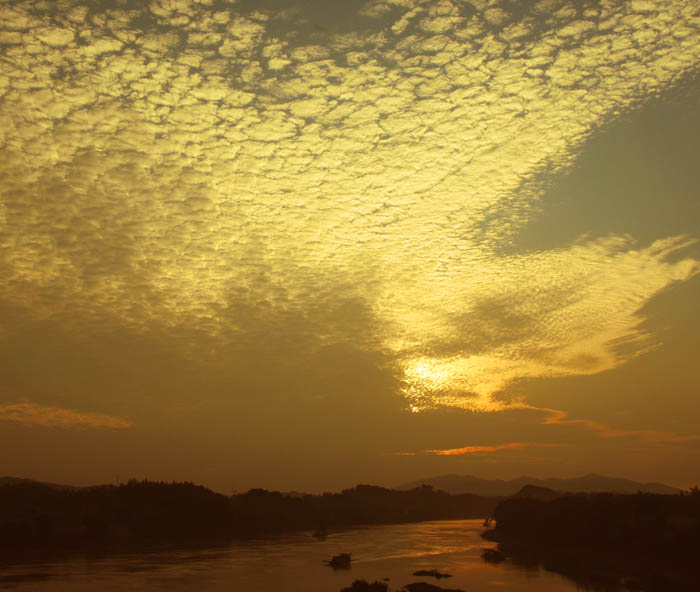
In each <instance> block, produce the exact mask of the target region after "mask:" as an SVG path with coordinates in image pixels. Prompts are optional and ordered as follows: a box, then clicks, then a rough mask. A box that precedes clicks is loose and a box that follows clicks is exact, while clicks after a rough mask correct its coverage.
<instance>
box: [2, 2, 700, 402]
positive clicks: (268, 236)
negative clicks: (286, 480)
mask: <svg viewBox="0 0 700 592" xmlns="http://www.w3.org/2000/svg"><path fill="white" fill-rule="evenodd" d="M555 4H556V9H555V8H552V9H551V10H550V9H549V8H546V7H545V6H544V5H540V9H539V12H538V11H535V12H533V13H532V14H527V15H525V16H523V15H516V14H511V13H509V12H507V11H505V10H504V9H503V8H495V7H492V6H491V4H490V3H486V2H484V3H475V4H474V10H471V9H470V10H466V9H465V7H464V6H463V5H462V3H455V2H449V1H442V2H424V3H418V2H398V1H393V2H384V3H382V2H373V3H369V4H367V5H366V7H365V9H364V11H365V13H366V14H368V15H372V16H376V17H379V16H381V17H382V18H377V19H376V20H375V21H373V24H372V28H369V29H367V30H359V31H352V32H350V33H343V34H337V35H335V34H332V33H328V32H325V33H323V32H316V33H315V34H314V39H313V43H311V42H309V41H308V40H305V39H301V38H300V37H295V36H294V35H293V34H292V33H290V32H287V33H285V31H284V30H282V29H279V28H278V27H277V25H274V23H273V22H272V20H268V19H267V18H266V17H265V15H263V14H262V13H252V14H246V13H244V12H243V10H242V9H241V10H239V9H238V7H236V6H235V5H233V6H231V7H229V9H227V10H218V9H217V8H216V5H210V3H203V2H200V3H184V2H153V3H151V4H150V8H148V9H143V10H142V9H138V8H134V9H132V8H129V9H126V8H124V9H121V8H116V9H114V10H110V11H108V12H106V13H102V12H100V11H99V10H95V11H92V12H90V15H89V17H87V18H88V21H87V24H86V26H85V27H84V29H81V31H80V33H79V34H75V31H76V28H75V27H76V23H77V22H81V20H82V18H83V17H81V16H80V15H79V14H78V13H79V12H80V4H79V3H77V2H75V3H72V2H66V3H64V4H63V5H62V8H61V9H60V10H59V9H55V10H54V8H52V6H51V5H50V4H47V5H42V6H41V7H39V8H37V7H36V6H35V5H34V3H31V2H22V1H20V2H16V3H14V4H13V6H12V8H11V9H8V12H6V14H5V19H4V22H3V24H2V25H0V33H1V34H3V35H5V36H6V38H7V39H9V40H10V41H12V40H13V39H16V36H14V35H13V32H16V31H28V30H29V29H31V30H32V31H35V33H34V34H33V36H29V35H27V37H26V39H25V41H24V42H23V43H22V44H12V45H8V46H7V47H6V51H5V57H4V60H3V62H2V64H1V65H0V93H3V94H2V95H1V98H0V142H1V144H2V146H3V148H2V150H3V158H2V161H1V162H0V174H1V175H2V177H3V179H4V183H3V186H2V188H0V193H1V194H2V200H0V223H1V224H2V228H1V232H0V272H2V276H3V278H4V281H3V282H2V285H0V298H2V299H3V300H5V301H7V302H10V303H15V304H19V303H26V305H27V306H28V307H29V309H31V311H32V313H31V314H32V315H34V318H35V319H36V320H40V319H47V318H51V319H55V320H57V321H59V322H60V323H62V324H63V325H64V326H65V327H66V328H67V329H70V330H74V331H76V332H85V331H89V330H90V323H91V319H98V318H103V317H104V316H105V315H108V316H110V318H117V319H119V323H120V324H121V325H122V326H123V327H124V328H126V329H128V330H130V331H135V332H137V333H143V334H148V333H149V332H157V330H158V328H160V327H163V326H168V325H178V326H180V327H182V328H184V329H183V331H182V333H181V334H182V335H191V338H183V339H182V340H181V341H180V342H178V347H179V348H181V350H182V355H183V356H195V355H196V356H200V358H201V359H202V360H204V363H206V361H207V359H208V356H210V355H211V353H206V352H205V348H203V347H202V346H201V343H202V342H203V341H204V340H203V338H202V337H201V336H202V335H206V337H207V340H208V339H211V340H213V342H214V343H219V344H220V345H224V344H225V342H224V340H226V339H230V338H231V335H232V334H233V335H235V336H236V337H237V338H239V339H240V340H241V342H240V347H241V349H244V348H245V347H246V346H247V347H249V348H250V349H251V351H257V350H256V347H255V346H256V344H257V343H258V342H259V341H264V340H265V339H267V335H268V333H267V331H269V330H271V329H270V328H271V327H274V322H273V321H274V320H275V319H289V318H290V311H302V313H303V314H300V315H299V316H298V317H297V321H296V322H297V323H298V325H295V326H296V327H297V329H298V330H299V332H300V333H304V332H315V333H316V335H315V339H313V340H310V342H313V343H314V344H316V345H317V344H318V343H319V342H323V343H331V344H332V343H338V342H344V341H345V340H348V339H350V340H354V341H353V343H352V345H353V346H354V347H356V348H358V349H367V350H370V351H371V352H372V353H376V352H381V355H382V356H384V358H383V359H390V360H391V364H393V367H394V368H395V373H396V374H397V375H398V376H400V377H401V378H402V379H403V381H404V382H403V391H402V392H403V393H404V395H405V396H406V398H407V400H408V404H409V405H410V406H413V407H414V408H416V409H422V408H427V407H430V406H440V405H453V406H458V407H465V408H469V409H474V410H481V411H489V410H490V411H496V410H500V409H503V408H504V407H505V404H504V403H503V402H499V401H496V400H495V399H494V394H495V393H497V392H498V391H500V390H502V389H503V388H504V387H505V386H506V385H508V384H509V383H511V382H512V381H514V380H517V379H519V378H524V377H549V376H561V375H571V374H586V373H596V372H601V371H604V370H609V369H612V368H615V367H617V366H618V365H620V364H622V363H624V362H625V361H626V360H628V359H629V358H630V357H632V356H634V355H636V354H637V353H639V352H640V351H644V349H645V348H646V347H648V346H649V343H650V342H649V341H648V340H647V341H645V340H644V339H643V337H644V335H643V334H642V333H641V332H640V330H639V328H638V327H639V325H640V323H641V322H642V320H643V318H642V316H641V313H640V311H641V310H642V308H643V306H644V305H645V303H647V302H648V301H649V300H650V299H651V298H652V297H653V296H654V295H655V294H658V293H659V292H660V291H661V290H663V289H665V288H667V287H668V286H670V285H672V284H673V283H674V282H680V281H685V280H687V279H689V278H691V277H693V276H694V275H695V274H697V272H698V269H699V268H698V261H697V260H695V259H693V258H691V257H689V256H687V257H686V258H683V257H682V255H681V254H682V253H684V252H685V251H684V249H686V250H687V248H688V245H690V244H691V242H690V240H688V239H687V238H684V237H667V238H660V239H659V240H658V241H656V242H653V243H652V244H647V245H639V244H637V243H636V242H635V241H634V239H633V238H631V237H626V236H620V235H607V236H604V237H581V238H580V240H578V241H576V242H575V243H574V244H567V245H562V246H561V247H560V248H557V249H554V250H549V251H542V252H534V253H532V252H530V253H516V254H513V253H511V254H504V252H506V251H507V247H508V246H509V245H510V244H511V242H512V239H513V237H514V236H515V234H516V233H517V231H518V229H519V228H522V226H523V225H524V224H526V223H527V222H528V220H530V219H531V218H532V216H533V215H534V212H535V209H534V208H535V205H536V203H537V200H538V198H539V196H540V195H541V188H540V187H538V184H537V183H536V182H535V181H536V180H537V179H540V177H541V175H542V174H543V171H547V172H548V174H549V175H555V174H557V173H559V172H561V171H563V170H565V169H566V168H567V167H569V166H570V165H571V164H572V163H573V162H575V159H576V157H577V155H578V152H579V150H580V148H581V146H582V144H583V142H584V141H585V140H586V139H587V138H589V137H590V136H591V135H592V134H594V133H595V132H596V130H598V129H600V128H601V127H602V126H603V125H605V123H606V122H607V121H609V120H610V119H611V118H614V117H616V116H617V115H619V114H620V113H624V112H626V111H629V110H631V109H634V108H635V107H636V106H637V105H638V104H640V103H641V102H643V101H644V100H646V99H647V97H649V96H653V95H656V94H658V93H660V92H663V91H664V90H665V89H668V88H670V87H671V86H672V85H673V83H674V81H675V80H677V79H678V77H679V76H681V75H682V74H684V73H687V72H689V71H692V70H693V69H695V68H697V65H698V61H697V55H698V54H697V50H698V45H697V39H698V22H697V18H696V17H695V16H693V15H694V14H695V13H693V3H692V2H686V1H684V0H674V1H672V2H668V1H663V2H662V1H658V2H645V3H631V4H629V5H628V4H625V3H617V2H611V3H606V4H604V5H601V7H600V8H597V9H596V10H595V11H593V12H592V13H590V14H589V12H590V11H586V12H585V13H582V12H581V11H577V10H573V9H572V7H573V5H572V4H566V3H555ZM71 7H72V8H75V10H76V11H77V12H74V11H71V10H69V8H71ZM388 8H391V10H388ZM545 8H546V9H545ZM76 15H78V16H76ZM290 18H292V19H294V18H295V17H294V16H293V15H291V16H290ZM153 19H156V22H157V26H156V25H151V24H149V23H153V22H154V21H153ZM640 35H641V37H640ZM13 43H14V42H13ZM29 65H31V67H29ZM3 89H4V90H3ZM630 207H634V206H633V204H632V205H631V206H630ZM691 238H692V237H691ZM272 278H274V281H273V280H272ZM344 299H348V300H350V301H353V302H356V303H360V304H359V307H360V308H362V309H363V310H368V311H370V312H371V317H372V318H374V319H377V321H376V322H375V323H373V324H372V325H371V331H372V334H371V335H362V336H359V335H357V334H356V333H355V334H352V335H351V336H350V335H349V333H348V328H347V326H345V325H344V326H343V327H340V326H338V325H333V323H330V322H329V323H327V324H325V325H324V324H323V322H322V321H324V320H327V319H326V316H325V312H324V311H328V310H333V306H334V305H335V304H336V303H338V302H341V301H343V300H344ZM227 311H245V314H243V313H242V312H240V313H239V314H237V315H236V316H235V317H234V318H231V317H230V316H229V314H228V312H227ZM319 311H320V312H319ZM255 323H257V325H255ZM217 340H218V341H217ZM207 343H209V342H208V341H207ZM621 344H625V347H620V345H621ZM316 345H314V347H316ZM206 351H207V352H211V351H216V347H215V346H212V347H211V348H209V349H207V350H206Z"/></svg>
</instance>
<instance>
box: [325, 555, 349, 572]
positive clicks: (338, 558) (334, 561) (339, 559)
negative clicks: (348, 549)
mask: <svg viewBox="0 0 700 592" xmlns="http://www.w3.org/2000/svg"><path fill="white" fill-rule="evenodd" d="M350 555H351V554H350V553H341V554H340V555H333V557H331V559H330V561H327V562H326V563H327V564H328V565H330V566H331V567H332V568H333V569H350V563H351V557H350Z"/></svg>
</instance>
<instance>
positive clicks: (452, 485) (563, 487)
mask: <svg viewBox="0 0 700 592" xmlns="http://www.w3.org/2000/svg"><path fill="white" fill-rule="evenodd" d="M424 484H425V485H431V486H432V487H434V488H435V489H440V490H442V491H446V492H447V493H452V494H460V493H473V494H475V495H485V496H504V497H505V496H509V495H513V494H514V493H516V492H518V491H519V490H521V489H522V488H523V487H524V486H525V485H536V486H538V487H544V488H547V489H553V490H555V491H564V492H571V493H576V492H579V491H581V492H609V493H637V492H638V491H641V492H644V493H660V494H674V493H678V492H679V491H680V490H679V489H676V488H675V487H669V486H668V485H664V484H663V483H638V482H636V481H631V480H629V479H621V478H618V477H606V476H603V475H596V474H595V473H589V474H588V475H584V476H582V477H573V478H570V479H557V478H551V479H537V478H535V477H527V476H523V477H518V478H517V479H510V480H503V479H481V478H479V477H474V476H473V475H454V474H453V475H440V476H437V477H429V478H426V479H418V480H417V481H412V482H410V483H405V484H403V485H400V486H399V487H397V489H401V490H403V489H413V488H415V487H419V486H421V485H424Z"/></svg>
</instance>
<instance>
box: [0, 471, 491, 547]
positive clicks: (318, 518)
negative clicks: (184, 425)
mask: <svg viewBox="0 0 700 592" xmlns="http://www.w3.org/2000/svg"><path fill="white" fill-rule="evenodd" d="M497 502H498V499H497V498H484V497H480V496H475V495H469V494H465V495H456V496H453V495H449V494H447V493H444V492H442V491H435V490H433V489H432V488H430V487H421V488H417V489H414V490H411V491H394V490H389V489H384V488H381V487H374V486H369V485H358V486H357V487H354V488H352V489H347V490H345V491H342V492H341V493H325V494H323V495H290V494H283V493H279V492H274V491H266V490H263V489H252V490H250V491H249V492H247V493H243V494H238V495H233V496H231V497H227V496H224V495H221V494H218V493H215V492H213V491H210V490H209V489H206V488H205V487H202V486H198V485H194V484H192V483H161V482H151V481H130V482H129V483H126V484H123V485H119V486H113V485H105V486H99V487H91V488H85V489H70V490H67V489H66V490H59V489H55V488H51V487H47V486H44V485H42V484H39V483H21V484H16V485H7V486H4V487H0V554H2V555H10V554H15V555H17V554H20V555H22V554H31V553H35V552H42V551H44V552H53V551H70V550H101V549H108V548H110V547H115V546H133V545H160V544H167V545H180V544H200V543H212V542H225V541H227V540H229V539H232V538H234V537H240V536H250V535H257V534H274V533H277V532H282V531H291V530H314V529H316V528H317V527H318V526H319V525H321V524H322V525H324V527H326V528H329V529H333V528H341V527H345V526H350V525H354V524H378V523H391V522H412V521H421V520H437V519H456V518H480V517H484V516H487V515H489V514H491V513H492V512H493V510H494V508H495V506H496V504H497Z"/></svg>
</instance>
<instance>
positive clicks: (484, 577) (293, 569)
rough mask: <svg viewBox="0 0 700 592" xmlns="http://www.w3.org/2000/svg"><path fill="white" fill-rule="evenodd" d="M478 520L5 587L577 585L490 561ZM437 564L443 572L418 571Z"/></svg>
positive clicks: (13, 580) (255, 546)
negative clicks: (342, 563)
mask: <svg viewBox="0 0 700 592" xmlns="http://www.w3.org/2000/svg"><path fill="white" fill-rule="evenodd" d="M482 530H483V527H482V525H481V521H479V520H446V521H436V522H420V523H413V524H390V525H381V526H369V527H359V528H353V529H348V530H343V531H339V532H333V533H330V534H329V536H328V538H327V539H325V540H322V541H319V540H316V539H314V538H313V537H312V536H311V535H310V533H300V534H293V535H286V536H281V537H275V538H264V539H254V540H247V541H244V542H235V543H233V544H231V545H228V546H226V547H216V548H208V549H198V550H191V549H190V550H178V551H158V552H148V553H139V554H136V553H131V554H115V555H110V556H107V557H103V558H73V559H63V560H60V561H45V562H34V563H23V564H14V565H0V589H2V590H5V589H10V590H16V591H18V592H29V591H32V592H34V591H36V592H59V591H61V592H62V591H69V590H70V591H71V592H82V591H90V592H111V591H117V590H118V591H120V592H121V591H124V590H129V591H143V592H156V591H167V592H189V591H193V592H194V591H197V592H224V591H226V592H237V591H245V592H271V591H283V592H338V591H339V590H340V589H341V588H343V587H344V586H349V585H350V584H351V583H352V582H353V580H356V579H364V580H368V581H374V580H384V579H385V578H389V579H388V582H387V583H388V584H389V590H391V591H398V590H399V589H400V588H401V587H402V586H404V585H406V584H409V583H411V582H416V581H426V582H431V583H434V584H437V585H439V586H442V587H447V588H460V589H463V590H465V591H466V592H479V591H489V590H493V591H498V590H503V591H504V592H505V591H508V592H527V591H529V592H572V591H575V590H578V589H579V588H577V586H576V584H574V583H573V582H572V581H570V580H568V579H566V578H564V577H563V576H560V575H558V574H555V573H551V572H548V571H544V570H541V569H525V568H523V567H519V566H517V565H515V564H512V563H511V562H510V561H505V562H504V563H501V564H498V565H494V564H489V563H485V562H484V561H483V560H482V559H481V557H480V555H479V550H480V549H481V548H482V547H489V546H493V544H492V543H488V542H486V541H484V540H483V539H481V538H480V536H479V533H480V532H481V531H482ZM341 552H350V553H352V557H353V562H352V568H351V569H350V570H338V571H334V570H332V569H331V568H330V567H328V566H327V565H325V564H324V560H326V559H329V558H330V557H331V556H332V555H334V554H338V553H341ZM419 569H438V570H439V571H441V572H447V573H450V574H452V577H451V578H445V579H441V580H439V581H436V580H435V579H434V578H421V577H417V576H413V575H412V573H413V572H414V571H416V570H419Z"/></svg>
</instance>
